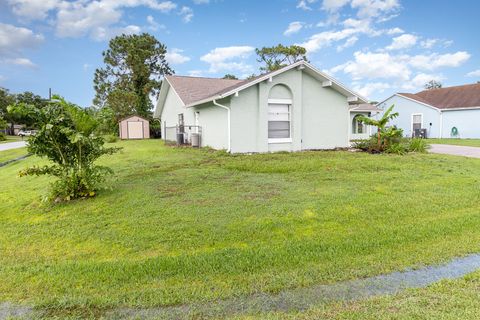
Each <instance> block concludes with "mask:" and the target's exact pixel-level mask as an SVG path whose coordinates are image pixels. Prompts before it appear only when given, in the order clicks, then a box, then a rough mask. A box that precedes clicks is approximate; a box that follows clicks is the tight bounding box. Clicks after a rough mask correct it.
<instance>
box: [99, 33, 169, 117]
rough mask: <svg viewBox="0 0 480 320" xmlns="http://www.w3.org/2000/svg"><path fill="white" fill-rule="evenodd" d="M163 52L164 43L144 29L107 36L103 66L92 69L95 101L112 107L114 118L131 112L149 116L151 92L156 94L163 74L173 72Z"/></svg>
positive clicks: (164, 50)
mask: <svg viewBox="0 0 480 320" xmlns="http://www.w3.org/2000/svg"><path fill="white" fill-rule="evenodd" d="M166 53H167V48H166V46H165V45H163V44H162V43H160V42H159V41H158V40H157V39H156V38H155V37H154V36H152V35H150V34H147V33H143V34H141V35H125V34H123V35H121V36H117V37H115V38H113V39H112V40H110V43H109V48H108V50H106V51H104V52H103V61H104V63H105V67H103V68H99V69H97V70H96V71H95V78H94V88H95V91H96V95H95V99H94V105H95V106H96V107H97V108H102V107H105V106H108V107H109V108H111V109H112V110H113V111H114V112H115V117H116V120H119V119H120V118H123V117H125V116H128V115H131V114H138V115H140V116H143V117H149V116H150V113H151V109H152V107H153V105H152V102H151V100H150V96H151V95H156V94H158V92H159V90H160V86H161V79H162V78H163V76H165V75H169V74H172V73H173V70H172V69H171V68H170V67H169V65H168V63H167V61H166V60H165V54H166Z"/></svg>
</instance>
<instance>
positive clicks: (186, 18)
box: [178, 6, 193, 23]
mask: <svg viewBox="0 0 480 320" xmlns="http://www.w3.org/2000/svg"><path fill="white" fill-rule="evenodd" d="M178 14H179V15H181V16H182V20H183V22H185V23H189V22H190V21H192V19H193V10H192V8H190V7H187V6H183V7H182V9H181V10H180V12H179V13H178Z"/></svg>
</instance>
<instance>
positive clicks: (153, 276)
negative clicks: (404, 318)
mask: <svg viewBox="0 0 480 320" xmlns="http://www.w3.org/2000/svg"><path fill="white" fill-rule="evenodd" d="M116 145H118V146H122V147H124V150H123V151H122V152H120V153H119V154H116V155H113V156H111V157H108V158H105V159H103V160H102V161H101V162H103V163H104V164H106V165H108V166H110V167H112V168H113V169H114V170H115V172H116V177H115V179H114V180H112V181H111V182H110V184H111V185H112V186H113V189H112V190H111V191H104V192H101V193H100V194H99V195H98V197H96V198H94V199H90V200H77V201H72V202H70V203H63V204H59V205H52V206H50V205H45V204H42V203H41V202H40V200H39V199H40V197H41V195H42V194H45V192H46V191H45V188H46V187H47V185H48V182H49V181H50V180H49V178H48V177H25V178H17V177H16V175H17V172H18V170H19V169H21V168H23V167H25V166H27V165H33V164H37V165H41V164H43V163H44V161H43V160H41V159H38V158H35V157H33V158H29V159H27V160H25V161H22V162H17V163H13V164H11V165H8V166H6V167H4V168H1V169H0V180H1V181H9V182H10V183H8V184H5V185H3V186H2V194H1V196H0V197H1V200H2V201H0V213H1V214H0V252H1V254H0V301H13V302H23V303H31V304H34V305H36V306H37V307H39V308H47V309H48V310H55V311H54V313H55V314H61V313H62V310H63V311H65V312H67V311H68V313H71V312H72V310H85V309H88V310H90V309H91V310H104V309H108V308H112V307H119V306H120V307H132V306H133V307H134V306H141V307H151V306H166V305H176V304H183V303H189V302H198V301H206V300H214V299H219V298H227V297H232V296H239V295H247V294H251V293H255V292H278V291H280V290H282V289H285V288H294V287H300V286H310V285H312V284H318V283H331V282H335V281H340V280H346V279H354V278H359V277H367V276H371V275H376V274H382V273H388V272H391V271H395V270H401V269H405V268H407V267H411V266H419V265H423V264H431V263H438V262H441V261H447V260H449V259H450V258H451V257H454V256H458V255H462V254H466V253H471V252H477V251H479V250H480V244H479V243H480V234H479V233H478V225H479V223H480V212H479V211H478V202H479V200H480V192H479V191H480V160H479V159H468V158H456V157H445V156H441V155H429V154H410V155H406V156H395V155H370V154H366V153H351V152H302V153H292V154H287V153H279V154H258V155H235V156H229V155H226V154H225V153H222V152H213V151H209V150H202V149H200V150H196V149H189V148H172V147H166V146H164V145H163V144H162V143H161V142H160V141H158V140H145V141H121V142H118V143H116Z"/></svg>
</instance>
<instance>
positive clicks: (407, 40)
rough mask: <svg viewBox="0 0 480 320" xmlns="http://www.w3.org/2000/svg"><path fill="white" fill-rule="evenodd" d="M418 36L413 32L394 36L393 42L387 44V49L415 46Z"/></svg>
mask: <svg viewBox="0 0 480 320" xmlns="http://www.w3.org/2000/svg"><path fill="white" fill-rule="evenodd" d="M417 39H418V37H417V36H414V35H413V34H407V33H406V34H402V35H401V36H398V37H396V38H393V40H392V44H391V45H389V46H387V47H386V49H387V50H401V49H408V48H411V47H413V46H414V45H415V44H416V43H417Z"/></svg>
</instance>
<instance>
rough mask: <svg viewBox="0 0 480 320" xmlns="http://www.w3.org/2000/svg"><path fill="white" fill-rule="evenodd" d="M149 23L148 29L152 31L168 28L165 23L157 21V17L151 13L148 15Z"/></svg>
mask: <svg viewBox="0 0 480 320" xmlns="http://www.w3.org/2000/svg"><path fill="white" fill-rule="evenodd" d="M147 23H148V29H150V30H152V31H157V30H159V29H162V30H165V29H167V27H166V26H165V25H163V24H159V23H158V22H156V21H155V18H154V17H153V16H150V15H148V16H147Z"/></svg>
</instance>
